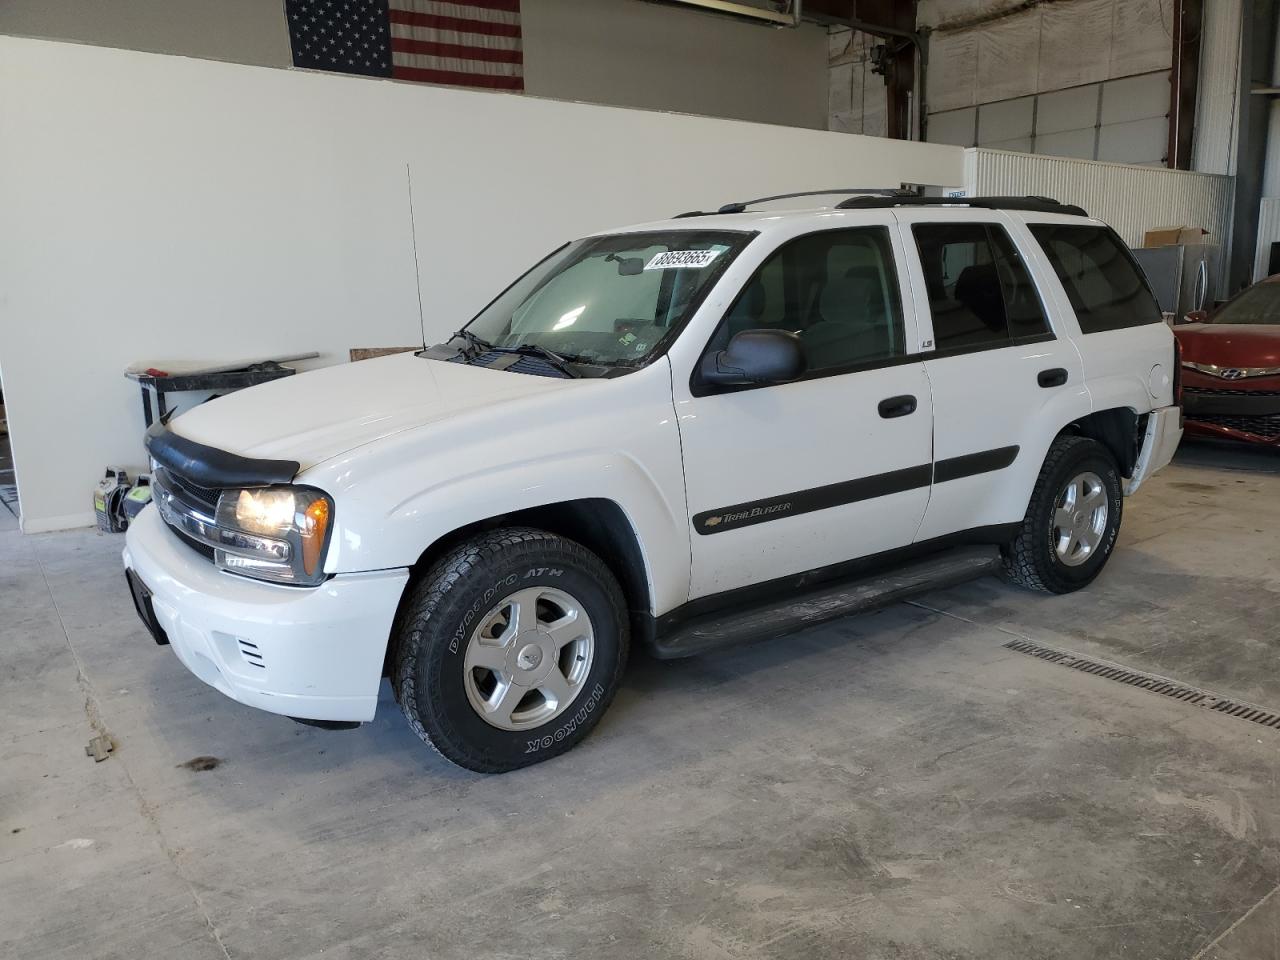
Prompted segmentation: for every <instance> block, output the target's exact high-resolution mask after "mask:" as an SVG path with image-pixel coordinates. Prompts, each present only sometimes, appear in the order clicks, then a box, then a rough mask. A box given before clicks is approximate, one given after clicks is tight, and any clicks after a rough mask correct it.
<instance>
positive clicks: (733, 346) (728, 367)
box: [700, 330, 806, 386]
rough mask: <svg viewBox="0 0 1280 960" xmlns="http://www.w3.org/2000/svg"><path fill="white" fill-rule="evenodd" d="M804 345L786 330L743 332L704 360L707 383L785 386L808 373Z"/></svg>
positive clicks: (703, 376) (703, 373)
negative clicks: (806, 371)
mask: <svg viewBox="0 0 1280 960" xmlns="http://www.w3.org/2000/svg"><path fill="white" fill-rule="evenodd" d="M805 366H806V363H805V357H804V345H803V344H802V343H801V342H800V338H799V337H798V336H796V335H795V334H794V333H790V332H788V331H786V330H743V331H742V332H741V333H739V334H737V335H736V336H735V337H734V338H733V339H732V340H730V341H729V346H728V347H726V348H725V349H723V350H721V351H719V352H717V353H709V354H707V355H706V356H705V357H703V359H702V368H701V371H700V372H701V374H702V379H703V381H705V382H706V383H714V384H719V385H721V386H740V385H742V384H747V383H786V382H787V381H788V380H796V379H798V378H799V377H800V376H801V374H803V373H804V371H805Z"/></svg>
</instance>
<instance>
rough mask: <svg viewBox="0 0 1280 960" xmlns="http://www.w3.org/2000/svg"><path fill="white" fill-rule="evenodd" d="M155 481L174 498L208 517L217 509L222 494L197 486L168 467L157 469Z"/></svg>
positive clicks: (219, 491) (218, 491)
mask: <svg viewBox="0 0 1280 960" xmlns="http://www.w3.org/2000/svg"><path fill="white" fill-rule="evenodd" d="M156 479H157V481H158V482H160V483H161V484H163V485H164V487H165V488H166V489H168V490H169V491H171V492H172V493H173V495H174V496H175V497H177V498H178V499H179V500H181V501H182V502H183V503H186V504H188V505H189V506H193V507H197V508H198V509H200V510H201V511H207V512H208V513H209V515H210V516H213V513H214V511H215V510H217V509H218V497H219V495H220V494H221V493H222V491H221V490H210V489H209V488H207V487H200V486H197V485H196V484H194V483H192V482H191V481H190V480H188V479H186V478H185V477H182V476H179V475H178V474H176V473H174V472H173V471H172V470H170V469H169V468H168V467H157V468H156Z"/></svg>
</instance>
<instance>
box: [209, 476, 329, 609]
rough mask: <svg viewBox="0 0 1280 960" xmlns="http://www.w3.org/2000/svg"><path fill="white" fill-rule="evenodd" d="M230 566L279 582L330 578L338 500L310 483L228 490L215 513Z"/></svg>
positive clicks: (221, 557)
mask: <svg viewBox="0 0 1280 960" xmlns="http://www.w3.org/2000/svg"><path fill="white" fill-rule="evenodd" d="M215 522H216V526H217V530H218V541H219V546H218V547H217V548H216V549H215V551H214V562H215V563H217V564H218V566H220V567H222V568H223V569H224V570H229V571H232V572H233V573H241V574H244V575H245V576H247V577H256V578H257V579H259V580H272V581H275V582H276V583H293V584H299V585H306V586H310V585H314V584H317V583H320V582H321V581H323V580H324V551H325V547H326V546H328V543H329V531H330V529H331V528H332V526H333V501H332V500H330V499H329V498H328V497H327V496H325V495H324V494H323V493H321V492H320V491H319V490H312V489H311V488H309V487H263V488H261V489H257V490H227V491H225V492H224V493H223V494H222V496H221V497H219V498H218V510H217V516H216V518H215Z"/></svg>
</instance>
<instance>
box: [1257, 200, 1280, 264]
mask: <svg viewBox="0 0 1280 960" xmlns="http://www.w3.org/2000/svg"><path fill="white" fill-rule="evenodd" d="M1277 242H1280V197H1268V198H1264V199H1263V201H1262V203H1261V204H1259V207H1258V252H1257V255H1256V256H1255V257H1254V260H1253V279H1254V280H1261V279H1262V278H1263V277H1265V276H1266V275H1267V263H1268V261H1269V260H1270V259H1271V244H1273V243H1277Z"/></svg>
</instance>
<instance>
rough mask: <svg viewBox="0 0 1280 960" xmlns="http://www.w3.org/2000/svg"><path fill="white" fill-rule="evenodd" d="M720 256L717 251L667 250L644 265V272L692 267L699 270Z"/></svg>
mask: <svg viewBox="0 0 1280 960" xmlns="http://www.w3.org/2000/svg"><path fill="white" fill-rule="evenodd" d="M719 255H720V251H719V250H668V251H667V252H666V253H660V254H658V255H657V256H656V257H654V258H653V259H652V260H650V261H649V262H648V263H646V264H645V265H644V268H645V269H646V270H673V269H675V268H677V267H692V268H693V269H695V270H699V269H701V268H702V267H705V266H706V265H707V264H708V263H710V262H711V261H712V260H714V259H715V258H716V257H718V256H719Z"/></svg>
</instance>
